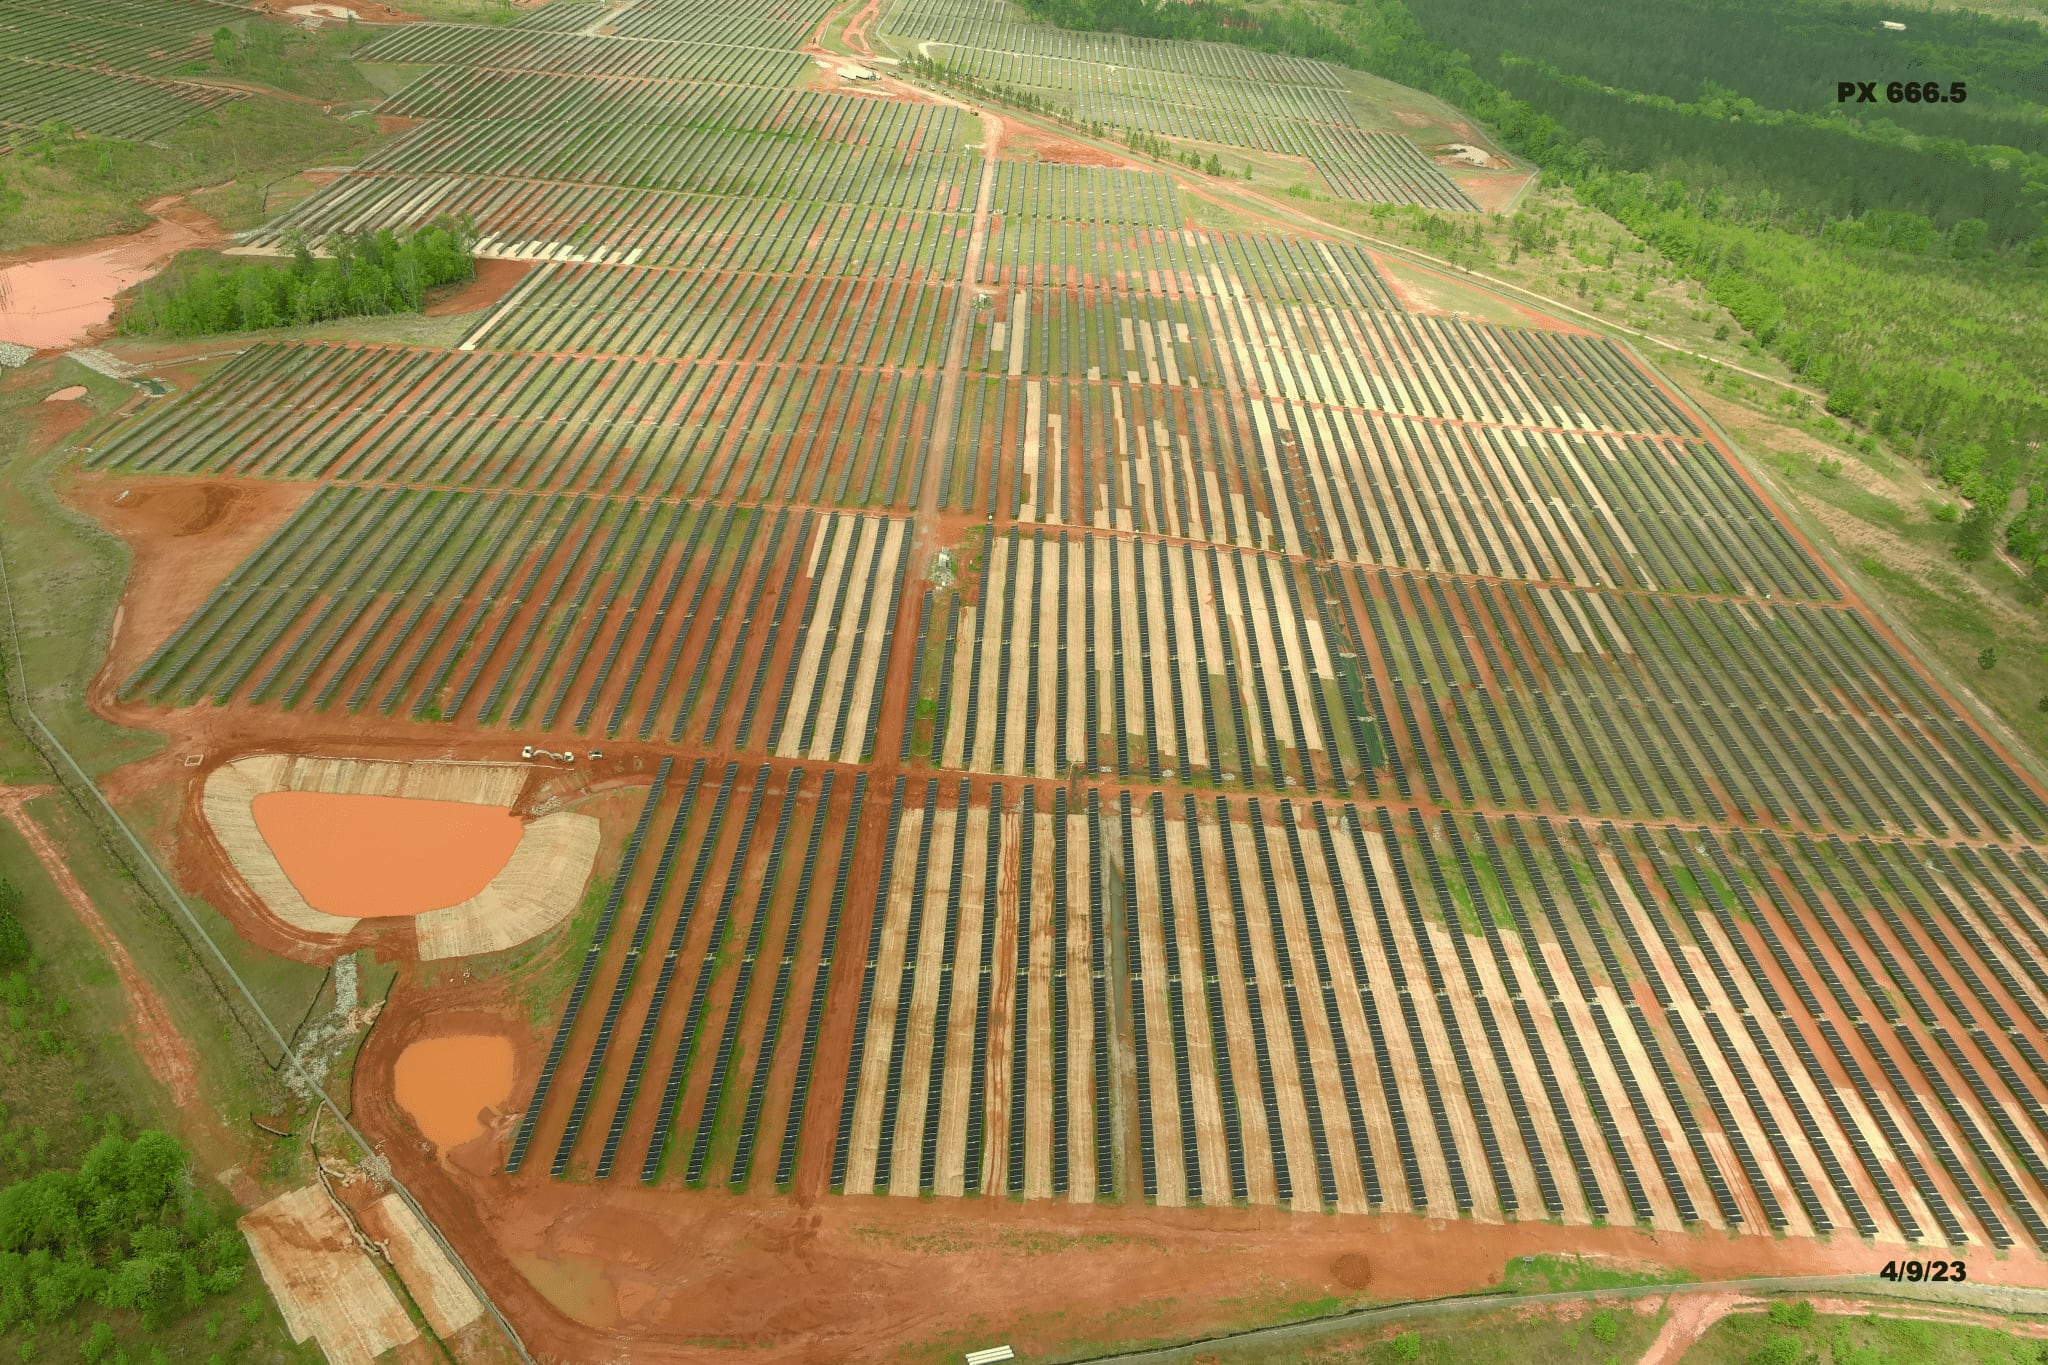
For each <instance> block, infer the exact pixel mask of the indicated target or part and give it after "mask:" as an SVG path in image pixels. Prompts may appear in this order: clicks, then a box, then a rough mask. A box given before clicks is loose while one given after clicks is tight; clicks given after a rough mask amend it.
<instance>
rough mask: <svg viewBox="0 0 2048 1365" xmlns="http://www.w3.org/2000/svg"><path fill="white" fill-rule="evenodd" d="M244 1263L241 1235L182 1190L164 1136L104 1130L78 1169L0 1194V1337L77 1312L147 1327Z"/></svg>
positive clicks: (176, 1159)
mask: <svg viewBox="0 0 2048 1365" xmlns="http://www.w3.org/2000/svg"><path fill="white" fill-rule="evenodd" d="M247 1262H248V1250H247V1247H246V1246H245V1244H244V1243H243V1241H242V1236H241V1233H240V1232H239V1231H237V1230H236V1228H235V1226H234V1224H233V1223H232V1222H230V1221H228V1220H227V1219H225V1218H224V1217H222V1216H221V1214H220V1212H219V1210H218V1209H217V1208H216V1207H215V1205H214V1204H213V1203H212V1202H211V1201H209V1200H207V1199H205V1198H203V1197H201V1196H200V1195H199V1193H198V1192H197V1191H196V1190H195V1189H194V1188H193V1185H192V1180H191V1175H190V1172H189V1170H188V1166H187V1161H186V1157H185V1151H184V1149H183V1148H182V1147H180V1146H179V1145H178V1141H177V1139H176V1138H173V1137H171V1136H170V1135H169V1134H167V1133H162V1132H157V1131H155V1130H149V1131H145V1132H142V1133H138V1134H137V1135H136V1136H135V1137H134V1138H132V1139H129V1138H123V1137H121V1136H120V1135H118V1134H116V1133H109V1134H107V1135H106V1136H105V1137H103V1138H101V1139H100V1141H99V1142H98V1143H97V1144H95V1145H94V1146H93V1148H92V1149H91V1150H90V1151H89V1152H87V1153H86V1155H85V1159H84V1160H83V1161H82V1162H81V1163H80V1165H79V1167H78V1169H76V1170H47V1171H42V1172H40V1173H38V1174H36V1175H34V1176H31V1177H29V1178H27V1179H25V1180H18V1181H16V1182H14V1183H13V1184H11V1185H9V1186H7V1187H6V1188H5V1189H0V1332H6V1331H8V1330H10V1329H12V1328H14V1327H16V1326H19V1325H24V1324H49V1323H54V1322H58V1321H61V1320H63V1319H65V1318H67V1317H69V1316H70V1315H71V1314H72V1313H74V1312H75V1311H77V1309H78V1308H79V1307H80V1306H81V1305H83V1304H86V1303H98V1304H101V1305H104V1306H106V1307H109V1308H116V1309H126V1310H128V1311H130V1312H133V1313H135V1314H137V1315H138V1316H139V1317H140V1318H141V1320H142V1322H143V1324H144V1325H145V1326H147V1327H155V1326H157V1325H159V1324H161V1323H163V1322H164V1321H166V1320H168V1319H169V1318H171V1317H175V1316H177V1315H179V1314H182V1313H185V1312H189V1311H190V1310H192V1309H194V1308H197V1307H198V1306H199V1305H200V1304H201V1303H203V1302H205V1300H206V1299H207V1298H208V1297H210V1296H213V1295H218V1294H224V1293H227V1292H228V1291H230V1290H232V1289H234V1288H235V1286H236V1285H238V1284H240V1283H241V1280H242V1275H243V1272H244V1270H245V1268H246V1266H247Z"/></svg>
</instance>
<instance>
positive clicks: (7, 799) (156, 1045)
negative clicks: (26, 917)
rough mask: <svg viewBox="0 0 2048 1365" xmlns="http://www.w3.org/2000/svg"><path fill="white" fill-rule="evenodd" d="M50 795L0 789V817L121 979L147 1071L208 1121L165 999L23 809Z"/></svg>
mask: <svg viewBox="0 0 2048 1365" xmlns="http://www.w3.org/2000/svg"><path fill="white" fill-rule="evenodd" d="M53 794H54V789H53V788H50V787H7V788H0V814H5V815H6V817H7V819H8V820H10V821H12V822H13V824H14V827H15V829H16V830H18V831H20V833H21V837H22V839H23V840H24V841H25V842H26V843H27V844H28V846H29V848H30V849H31V850H33V851H34V853H35V855H36V860H37V861H38V862H40V863H42V865H43V870H44V871H45V872H47V873H49V874H50V880H51V881H53V882H55V883H56V884H57V890H58V891H59V892H61V893H62V894H63V896H64V899H65V900H66V901H68V902H69V903H70V905H71V909H72V911H73V912H74V913H75V914H77V916H78V919H79V922H80V923H81V924H83V925H84V926H85V927H86V931H87V932H88V933H90V934H91V935H92V937H93V941H94V942H95V943H98V944H99V945H100V951H101V952H103V953H105V954H106V955H107V961H109V962H110V963H112V964H113V966H114V974H115V975H116V976H118V977H120V979H121V989H122V990H123V991H124V992H126V994H127V996H128V1003H129V1009H130V1013H129V1025H130V1028H129V1032H130V1034H131V1035H132V1039H133V1042H134V1044H135V1051H136V1053H137V1055H139V1056H140V1057H141V1058H142V1060H143V1063H144V1065H146V1066H147V1067H148V1068H149V1070H150V1073H151V1074H152V1075H154V1076H155V1077H156V1078H157V1079H158V1080H160V1081H162V1082H163V1084H164V1088H165V1089H166V1090H168V1091H170V1093H171V1100H172V1102H173V1103H175V1104H176V1105H177V1106H178V1108H179V1109H180V1110H181V1111H183V1112H184V1113H186V1114H189V1115H191V1116H193V1117H194V1118H199V1119H202V1120H206V1121H208V1122H209V1123H210V1120H208V1119H207V1116H205V1115H203V1114H202V1113H201V1112H200V1105H199V1062H198V1058H197V1055H196V1054H195V1053H194V1052H193V1050H192V1043H191V1041H190V1040H189V1039H187V1038H186V1037H185V1035H184V1034H182V1033H180V1032H178V1026H177V1024H175V1023H174V1022H172V1020H171V1012H170V1010H169V1008H168V1007H166V1006H165V1004H164V1000H163V997H162V996H160V995H158V994H157V992H156V987H154V986H152V985H150V984H149V981H148V979H147V978H145V977H144V976H143V975H142V972H141V970H140V969H139V968H138V967H136V965H135V959H133V958H131V957H129V956H128V949H127V948H126V947H125V946H124V945H123V944H122V942H121V940H120V939H119V938H117V937H115V935H114V931H113V929H112V927H111V926H109V925H108V924H107V922H106V920H105V919H103V918H101V916H100V912H99V911H98V909H96V908H95V907H94V906H93V903H92V899H91V898H90V897H89V896H87V895H86V894H85V888H84V887H82V886H80V885H79V884H78V878H76V877H74V876H72V875H71V868H70V867H69V865H67V864H66V863H65V861H64V855H63V854H62V853H60V852H59V851H58V849H57V845H56V844H55V843H54V842H52V841H51V839H50V836H49V833H48V831H46V830H44V828H43V827H42V826H41V825H39V824H37V823H36V820H35V817H34V816H32V815H30V814H29V813H28V811H26V810H25V809H23V807H24V805H25V804H26V803H27V802H30V801H33V800H35V799H36V798H37V797H41V796H50V795H53Z"/></svg>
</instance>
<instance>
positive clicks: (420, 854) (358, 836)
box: [251, 791, 524, 919]
mask: <svg viewBox="0 0 2048 1365" xmlns="http://www.w3.org/2000/svg"><path fill="white" fill-rule="evenodd" d="M251 810H252V812H253V813H254V815H255V817H256V828H257V830H258V831H259V832H260V833H261V834H262V835H263V841H264V842H265V843H266V844H269V845H270V851H271V852H272V853H274V854H276V855H277V861H278V863H279V865H280V866H282V867H283V868H284V873H285V875H286V876H287V877H289V878H291V882H292V885H293V886H295V887H297V888H298V892H299V894H300V895H302V896H304V897H305V898H306V903H307V904H308V905H310V906H312V907H313V908H314V909H315V910H324V911H325V912H327V913H328V914H330V915H340V916H342V917H343V918H345V919H377V918H381V917H385V916H410V915H421V914H425V913H426V912H427V911H429V910H440V909H443V908H445V907H447V906H450V905H460V904H461V903H462V902H464V901H466V900H468V899H469V898H470V897H471V896H474V895H475V894H476V893H477V892H479V891H481V890H483V889H484V887H486V886H488V885H489V884H490V880H491V878H493V877H495V876H497V875H498V872H499V871H500V870H501V869H502V868H503V867H504V866H505V860H506V859H508V858H510V857H511V856H512V850H513V849H514V848H515V847H517V846H518V843H519V835H520V832H521V830H522V829H524V826H523V825H522V824H521V822H520V820H519V818H518V817H517V816H515V815H513V814H512V812H511V811H509V810H504V809H501V808H498V807H494V806H479V805H473V804H471V803H469V802H466V801H419V800H412V799H409V798H407V797H402V796H362V795H357V794H355V793H352V792H347V793H344V792H297V791H286V792H264V793H263V794H262V795H260V796H258V797H257V798H256V799H255V801H254V802H252V803H251Z"/></svg>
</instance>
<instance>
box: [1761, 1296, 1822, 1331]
mask: <svg viewBox="0 0 2048 1365" xmlns="http://www.w3.org/2000/svg"><path fill="white" fill-rule="evenodd" d="M1767 1316H1768V1317H1769V1318H1770V1321H1771V1324H1772V1325H1773V1326H1775V1327H1811V1326H1813V1304H1812V1303H1811V1302H1809V1301H1808V1300H1806V1299H1784V1300H1781V1301H1779V1302H1777V1303H1774V1304H1772V1305H1771V1311H1770V1313H1769V1314H1768V1315H1767Z"/></svg>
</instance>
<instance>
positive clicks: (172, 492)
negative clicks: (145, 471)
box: [120, 483, 252, 536]
mask: <svg viewBox="0 0 2048 1365" xmlns="http://www.w3.org/2000/svg"><path fill="white" fill-rule="evenodd" d="M251 496H252V495H251V494H250V493H249V492H248V491H247V490H246V489H240V488H236V487H235V486H234V485H232V484H228V483H177V484H159V485H157V486H156V487H154V488H138V489H131V490H129V491H128V493H127V494H126V496H124V497H121V499H120V505H121V508H122V510H123V511H124V512H127V513H129V514H130V515H132V516H133V517H135V518H136V522H135V525H136V528H137V529H138V530H140V531H142V532H144V533H145V534H150V535H160V536H196V535H199V534H200V533H201V532H204V531H210V530H212V529H213V528H214V527H215V526H217V525H219V524H220V522H221V521H222V520H223V519H224V518H226V517H228V516H229V515H231V514H232V513H234V512H235V511H236V510H238V509H239V508H240V507H241V506H242V505H243V504H244V503H247V502H249V501H250V500H251Z"/></svg>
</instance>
